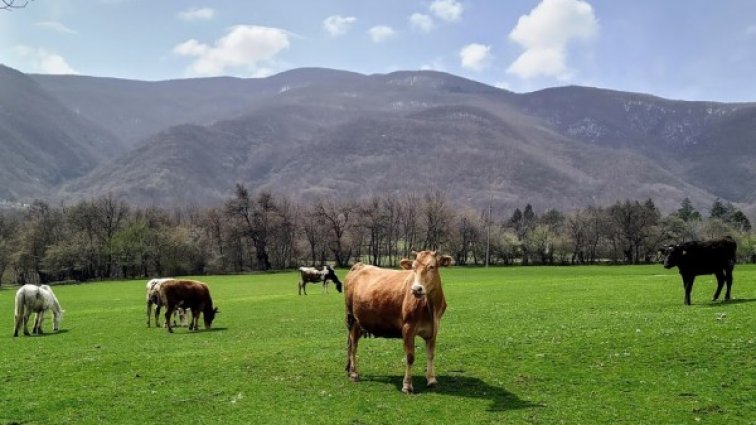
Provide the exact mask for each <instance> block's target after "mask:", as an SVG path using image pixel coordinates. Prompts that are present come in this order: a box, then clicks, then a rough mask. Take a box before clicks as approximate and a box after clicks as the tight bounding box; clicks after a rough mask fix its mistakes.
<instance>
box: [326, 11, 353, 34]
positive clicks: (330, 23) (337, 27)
mask: <svg viewBox="0 0 756 425" xmlns="http://www.w3.org/2000/svg"><path fill="white" fill-rule="evenodd" d="M355 22H357V18H355V17H354V16H341V15H331V16H329V17H327V18H325V19H324V20H323V29H325V30H326V32H327V33H328V34H330V35H331V36H332V37H339V36H342V35H345V34H346V33H348V32H349V30H350V29H351V28H352V25H353V24H354V23H355Z"/></svg>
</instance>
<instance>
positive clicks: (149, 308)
mask: <svg viewBox="0 0 756 425" xmlns="http://www.w3.org/2000/svg"><path fill="white" fill-rule="evenodd" d="M150 317H152V303H151V302H150V301H147V327H148V328H149V327H150Z"/></svg>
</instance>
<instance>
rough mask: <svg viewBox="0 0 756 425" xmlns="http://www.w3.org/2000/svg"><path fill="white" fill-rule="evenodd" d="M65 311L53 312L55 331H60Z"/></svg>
mask: <svg viewBox="0 0 756 425" xmlns="http://www.w3.org/2000/svg"><path fill="white" fill-rule="evenodd" d="M65 312H66V311H65V310H53V330H56V331H59V330H60V322H62V321H63V313H65Z"/></svg>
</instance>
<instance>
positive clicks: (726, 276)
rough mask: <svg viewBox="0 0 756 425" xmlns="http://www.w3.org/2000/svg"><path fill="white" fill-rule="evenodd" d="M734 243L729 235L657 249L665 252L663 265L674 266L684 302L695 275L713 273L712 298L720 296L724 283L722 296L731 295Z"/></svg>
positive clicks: (688, 299)
mask: <svg viewBox="0 0 756 425" xmlns="http://www.w3.org/2000/svg"><path fill="white" fill-rule="evenodd" d="M737 249H738V245H737V243H736V242H735V241H734V240H733V239H732V238H730V237H728V236H726V237H724V238H722V239H712V240H708V241H703V242H699V241H693V242H685V243H681V244H677V245H671V246H667V247H665V248H663V249H661V250H660V251H662V253H663V254H665V258H664V268H665V269H671V268H672V267H677V268H678V270H679V271H680V276H682V280H683V288H684V289H685V304H686V305H690V292H691V291H692V290H693V281H694V280H695V278H696V276H700V275H706V274H713V275H715V276H716V277H717V291H716V292H714V299H713V301H716V300H717V299H719V294H720V293H721V292H722V287H723V286H724V284H725V283H727V292H726V293H725V300H729V299H730V290H731V289H732V270H733V269H734V268H735V253H736V251H737Z"/></svg>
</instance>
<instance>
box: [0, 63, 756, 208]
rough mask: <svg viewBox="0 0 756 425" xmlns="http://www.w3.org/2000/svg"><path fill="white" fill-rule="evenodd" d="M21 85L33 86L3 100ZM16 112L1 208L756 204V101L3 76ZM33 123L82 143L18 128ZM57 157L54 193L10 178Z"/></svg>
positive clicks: (315, 82) (443, 81) (399, 83)
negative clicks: (238, 192)
mask: <svg viewBox="0 0 756 425" xmlns="http://www.w3.org/2000/svg"><path fill="white" fill-rule="evenodd" d="M12 79H16V80H19V81H20V82H23V84H20V83H18V84H16V83H13V87H14V88H13V89H12V90H15V93H11V94H8V93H7V92H8V91H9V90H8V89H7V87H8V86H9V84H8V81H11V80H12ZM27 92H29V93H35V94H34V95H29V94H26V93H27ZM19 97H21V98H23V99H24V103H27V101H28V103H29V104H28V105H26V106H23V107H22V106H20V105H17V104H15V103H14V102H13V99H14V98H19ZM30 99H36V100H35V101H34V102H31V101H30ZM51 105H52V106H51ZM53 107H54V108H57V109H55V112H47V110H46V109H44V108H48V109H49V108H53ZM9 108H10V109H9ZM14 108H15V109H14ZM7 110H10V111H13V114H14V116H16V117H21V118H23V119H25V120H26V122H27V124H25V125H20V124H19V123H17V122H15V121H9V120H7V119H3V121H2V122H0V135H5V134H14V135H16V136H15V139H12V140H11V139H7V140H11V142H10V143H8V142H7V140H6V138H5V137H3V138H0V145H2V146H0V147H2V148H3V149H4V151H5V149H6V145H7V146H15V148H14V149H16V151H14V152H26V153H27V156H28V160H27V161H26V162H24V163H21V162H19V161H10V162H7V163H3V165H4V168H3V169H4V171H5V174H0V198H3V197H7V196H8V195H4V194H8V193H9V194H11V196H13V197H15V198H19V199H23V198H28V197H33V196H50V197H52V196H59V197H62V198H65V199H76V198H81V197H86V196H96V195H99V194H104V193H114V194H116V195H119V196H123V197H124V198H125V199H128V200H130V201H132V202H138V203H142V204H152V203H155V204H157V203H159V204H162V205H165V204H172V203H173V204H185V203H193V204H202V203H206V202H218V201H220V200H223V199H225V198H227V197H229V196H230V195H231V192H232V190H233V187H234V185H235V184H236V183H245V184H246V185H247V186H248V187H250V188H251V189H253V190H255V189H267V190H271V191H273V192H276V193H281V194H285V195H287V196H290V197H292V198H294V199H304V200H307V199H313V198H315V197H319V196H328V197H336V198H339V197H341V198H346V197H361V196H366V195H368V194H371V193H384V192H391V193H396V192H426V191H432V190H441V191H444V192H445V193H446V194H447V195H448V197H449V198H451V199H453V200H456V201H460V202H461V203H466V204H470V205H473V206H480V205H483V204H485V203H487V202H488V199H489V198H493V199H494V202H495V203H496V204H497V205H500V206H502V207H513V206H522V205H523V204H524V203H527V202H530V203H531V204H533V205H534V206H536V207H540V208H548V207H556V208H561V209H572V208H576V207H583V206H587V205H605V204H608V203H612V202H614V201H616V200H622V199H626V198H631V199H645V198H649V197H650V198H653V199H654V200H656V201H657V204H658V205H660V206H661V207H662V208H666V209H668V210H669V209H672V208H676V207H677V206H678V205H679V203H680V201H681V200H682V199H683V198H685V197H689V198H690V199H692V200H693V201H694V203H695V204H697V205H698V206H699V207H701V208H706V207H708V206H709V205H711V201H712V200H713V199H714V198H716V197H719V198H722V199H724V200H728V201H732V202H736V203H738V204H739V205H740V206H742V207H744V208H746V209H748V208H749V207H752V206H753V205H756V167H753V166H752V164H754V163H756V104H722V103H713V102H684V101H672V100H666V99H661V98H657V97H653V96H648V95H642V94H635V93H623V92H616V91H610V90H601V89H594V88H585V87H562V88H554V89H547V90H542V91H539V92H534V93H527V94H515V93H511V92H508V91H505V90H500V89H497V88H494V87H490V86H487V85H485V84H480V83H477V82H474V81H470V80H466V79H463V78H459V77H456V76H453V75H449V74H445V73H439V72H431V71H421V72H408V71H404V72H395V73H391V74H385V75H369V76H366V75H361V74H355V73H349V72H344V71H334V70H326V69H298V70H293V71H288V72H285V73H282V74H278V75H276V76H272V77H268V78H265V79H234V78H210V79H190V80H175V81H163V82H140V81H128V80H116V79H105V78H93V77H73V76H47V75H45V76H43V75H33V76H25V75H23V74H20V73H17V72H15V71H12V70H9V69H7V68H4V70H3V72H0V113H2V114H5V113H6V111H7ZM41 110H45V111H46V112H45V113H42V112H41ZM18 119H20V118H18ZM28 123H32V124H35V125H31V124H28ZM30 125H31V126H32V127H35V126H40V127H44V128H56V129H57V128H64V129H68V130H67V131H68V133H72V134H76V135H78V137H73V136H72V137H70V138H66V137H62V136H61V137H58V136H59V135H61V134H68V133H66V132H64V131H63V130H61V131H60V132H55V131H53V130H49V131H46V132H43V133H34V132H31V133H23V132H21V129H24V128H27V127H28V126H30ZM72 128H75V129H76V131H80V133H75V132H74V130H72ZM107 135H110V136H107ZM84 136H86V137H84ZM69 139H71V140H74V141H75V142H76V143H78V144H72V143H73V142H72V141H71V140H69ZM14 141H15V142H14ZM98 143H99V144H98ZM69 146H73V147H70V148H69ZM20 147H23V149H21V148H20ZM64 147H65V149H71V152H74V153H76V155H78V157H76V156H75V155H73V154H72V157H71V158H70V160H69V162H70V163H71V165H67V166H65V167H63V169H65V170H67V171H68V174H66V173H63V171H61V172H60V173H58V174H56V177H55V178H49V179H48V180H46V181H45V183H44V185H46V186H45V187H46V188H47V189H48V190H47V191H46V192H45V191H44V190H40V189H39V188H37V189H35V190H31V188H27V187H26V186H25V185H23V184H21V183H20V181H21V180H23V179H20V180H19V179H16V180H13V179H11V178H9V177H8V176H9V175H12V174H19V173H20V174H24V173H26V174H27V175H28V173H31V171H30V170H34V169H36V168H42V169H47V168H48V167H49V166H50V165H49V164H48V163H47V162H44V159H45V158H44V155H42V154H41V153H40V152H42V151H44V150H45V149H52V148H55V149H58V148H60V149H63V148H64ZM17 155H18V153H17ZM34 155H37V156H34ZM56 156H57V155H56ZM14 167H16V168H14Z"/></svg>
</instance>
